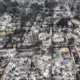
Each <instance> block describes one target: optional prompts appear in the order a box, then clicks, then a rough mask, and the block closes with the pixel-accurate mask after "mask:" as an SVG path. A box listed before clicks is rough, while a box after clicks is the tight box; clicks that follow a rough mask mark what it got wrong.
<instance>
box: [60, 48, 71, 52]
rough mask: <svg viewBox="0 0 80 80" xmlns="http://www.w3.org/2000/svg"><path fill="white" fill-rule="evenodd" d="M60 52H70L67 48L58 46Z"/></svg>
mask: <svg viewBox="0 0 80 80" xmlns="http://www.w3.org/2000/svg"><path fill="white" fill-rule="evenodd" d="M60 52H61V53H62V52H70V51H69V49H68V48H60Z"/></svg>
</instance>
